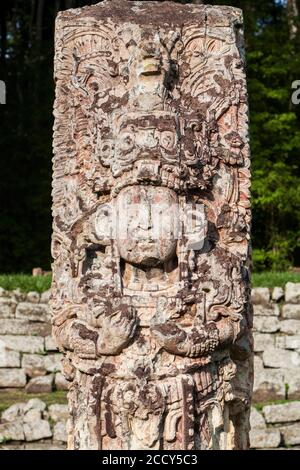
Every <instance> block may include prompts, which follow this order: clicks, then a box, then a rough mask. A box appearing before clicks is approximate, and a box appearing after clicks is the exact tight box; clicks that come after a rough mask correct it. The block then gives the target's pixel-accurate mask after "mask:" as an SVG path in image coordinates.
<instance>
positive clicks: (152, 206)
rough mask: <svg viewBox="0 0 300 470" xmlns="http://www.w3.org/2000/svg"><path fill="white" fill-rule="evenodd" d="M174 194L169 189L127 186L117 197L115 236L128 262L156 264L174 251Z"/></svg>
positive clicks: (121, 252)
mask: <svg viewBox="0 0 300 470" xmlns="http://www.w3.org/2000/svg"><path fill="white" fill-rule="evenodd" d="M177 211H178V205H177V196H176V194H175V193H174V191H172V190H171V189H168V188H162V187H155V186H130V187H127V188H124V189H123V190H122V191H121V192H120V193H119V195H118V197H117V214H118V215H117V216H118V223H117V233H116V240H117V246H118V249H119V253H120V256H121V257H122V258H123V259H124V260H125V261H127V262H129V263H132V264H139V265H143V266H157V265H159V264H162V263H164V262H165V261H167V260H169V259H170V258H171V257H172V256H174V255H175V252H176V245H177V241H176V238H177V228H178V227H177V225H176V224H177V223H178V222H177V221H178V214H177Z"/></svg>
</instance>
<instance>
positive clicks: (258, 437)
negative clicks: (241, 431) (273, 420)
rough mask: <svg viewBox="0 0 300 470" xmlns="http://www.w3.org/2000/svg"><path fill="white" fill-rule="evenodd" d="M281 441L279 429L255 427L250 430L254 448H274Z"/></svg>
mask: <svg viewBox="0 0 300 470" xmlns="http://www.w3.org/2000/svg"><path fill="white" fill-rule="evenodd" d="M280 441H281V436H280V431H279V429H265V430H263V429H253V430H252V431H250V447H251V448H252V449H274V448H276V447H279V445H280Z"/></svg>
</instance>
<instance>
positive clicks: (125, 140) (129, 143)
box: [120, 132, 134, 152]
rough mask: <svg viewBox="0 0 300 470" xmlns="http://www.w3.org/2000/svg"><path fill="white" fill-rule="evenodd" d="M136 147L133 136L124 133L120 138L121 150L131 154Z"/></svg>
mask: <svg viewBox="0 0 300 470" xmlns="http://www.w3.org/2000/svg"><path fill="white" fill-rule="evenodd" d="M133 147H134V138H133V135H132V134H129V133H128V132H126V133H124V134H122V135H121V137H120V150H122V151H123V152H129V151H130V150H132V149H133Z"/></svg>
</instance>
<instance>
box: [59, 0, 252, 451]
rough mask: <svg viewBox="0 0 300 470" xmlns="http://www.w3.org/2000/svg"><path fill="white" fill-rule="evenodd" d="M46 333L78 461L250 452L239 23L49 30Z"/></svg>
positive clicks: (201, 10)
mask: <svg viewBox="0 0 300 470" xmlns="http://www.w3.org/2000/svg"><path fill="white" fill-rule="evenodd" d="M55 43H56V51H55V80H56V100H55V106H54V115H55V125H54V159H53V237H52V256H53V258H54V263H53V284H52V301H51V307H52V314H53V315H52V318H53V334H54V336H55V338H56V341H57V343H58V345H59V348H60V349H61V351H62V352H63V353H64V360H63V368H64V374H65V376H66V378H67V379H68V380H69V381H70V389H69V395H68V399H69V407H70V416H71V417H70V420H69V425H68V433H69V443H68V446H69V448H71V449H164V450H172V449H245V448H247V447H248V427H249V426H248V412H249V405H250V400H251V387H252V362H251V359H252V342H251V306H250V303H249V282H250V281H249V251H250V249H249V245H250V244H249V238H250V220H251V213H250V202H249V185H250V160H249V142H248V114H247V112H248V107H247V95H246V80H245V72H244V67H245V64H244V57H243V35H242V17H241V12H240V10H238V9H235V8H230V7H211V6H203V5H180V4H175V3H170V2H128V1H124V0H116V1H112V2H110V1H108V0H105V1H104V2H101V3H99V4H97V5H94V6H91V7H84V8H82V9H75V10H68V11H66V12H62V13H60V14H59V15H58V17H57V21H56V38H55Z"/></svg>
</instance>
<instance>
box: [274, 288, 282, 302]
mask: <svg viewBox="0 0 300 470" xmlns="http://www.w3.org/2000/svg"><path fill="white" fill-rule="evenodd" d="M283 298H284V290H283V288H282V287H274V289H273V292H272V300H274V302H279V301H280V300H282V299H283Z"/></svg>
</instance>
